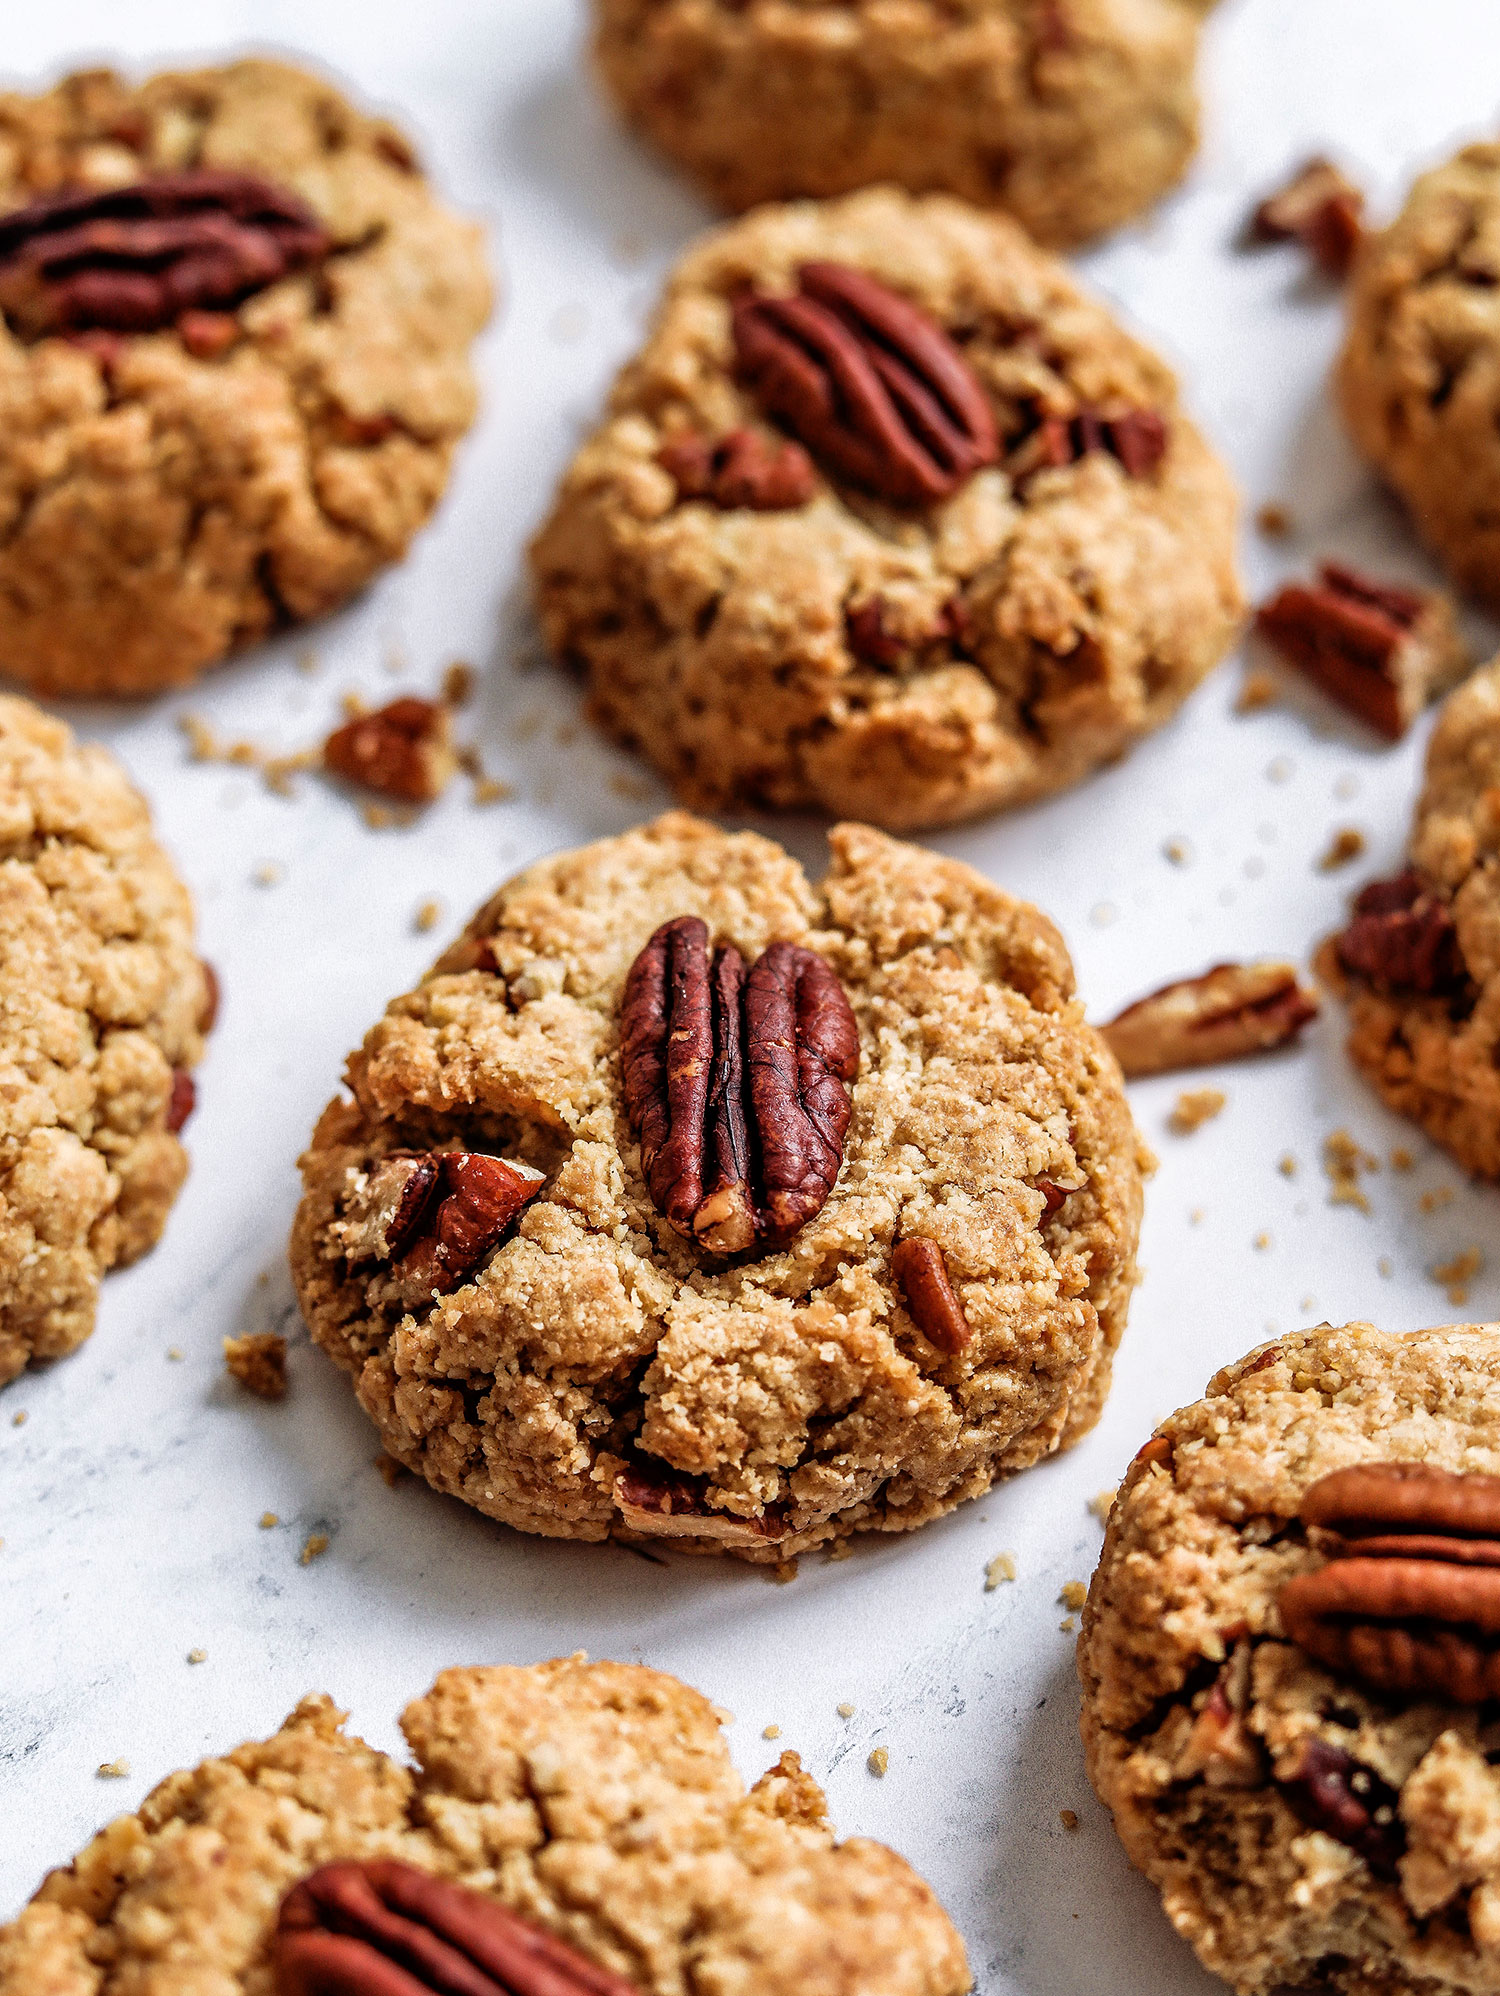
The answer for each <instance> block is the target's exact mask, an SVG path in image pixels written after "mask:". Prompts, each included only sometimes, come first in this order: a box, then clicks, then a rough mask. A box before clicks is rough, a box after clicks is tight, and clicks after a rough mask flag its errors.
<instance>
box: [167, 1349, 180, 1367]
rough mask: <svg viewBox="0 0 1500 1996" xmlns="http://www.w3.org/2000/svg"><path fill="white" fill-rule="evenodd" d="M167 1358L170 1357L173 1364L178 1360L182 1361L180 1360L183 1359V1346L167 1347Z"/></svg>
mask: <svg viewBox="0 0 1500 1996" xmlns="http://www.w3.org/2000/svg"><path fill="white" fill-rule="evenodd" d="M167 1357H168V1358H170V1359H171V1360H172V1361H173V1362H174V1363H175V1362H176V1361H177V1360H178V1359H180V1358H181V1357H182V1346H181V1345H168V1346H167Z"/></svg>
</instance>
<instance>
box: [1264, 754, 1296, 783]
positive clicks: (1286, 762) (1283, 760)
mask: <svg viewBox="0 0 1500 1996" xmlns="http://www.w3.org/2000/svg"><path fill="white" fill-rule="evenodd" d="M1296 772H1297V765H1296V763H1294V762H1293V761H1292V758H1291V757H1290V756H1289V755H1278V756H1273V757H1272V758H1271V760H1270V761H1269V762H1268V763H1267V764H1266V781H1267V783H1290V782H1291V780H1292V778H1293V776H1294V775H1295V774H1296Z"/></svg>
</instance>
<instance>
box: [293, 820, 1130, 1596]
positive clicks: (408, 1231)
mask: <svg viewBox="0 0 1500 1996" xmlns="http://www.w3.org/2000/svg"><path fill="white" fill-rule="evenodd" d="M831 842H832V865H831V868H830V870H829V873H828V875H827V877H826V878H825V879H824V881H823V882H822V884H821V886H820V887H818V888H816V889H815V888H814V887H813V886H811V885H810V883H809V882H808V880H807V878H806V877H805V875H804V874H803V872H802V869H801V868H800V867H799V866H798V865H797V864H796V862H795V861H794V860H792V859H791V858H790V857H789V856H788V855H787V854H786V853H784V852H783V851H782V850H781V848H780V847H779V846H776V845H774V844H772V843H771V842H770V841H769V840H767V839H764V838H761V837H758V836H756V835H753V834H749V833H741V834H734V835H729V834H725V833H722V832H720V831H718V830H716V829H715V828H714V827H713V826H711V825H709V824H706V823H703V822H701V821H699V820H696V819H693V818H689V817H687V816H684V815H681V814H672V815H669V816H667V817H665V818H662V819H660V820H658V821H657V822H655V823H654V824H652V825H649V826H646V827H644V828H642V829H640V830H638V831H635V832H631V833H629V834H627V835H625V836H623V837H620V838H615V839H609V840H605V841H603V842H602V843H600V844H597V845H593V846H588V847H584V848H582V849H581V850H579V851H577V852H573V853H568V854H565V855H563V856H561V857H559V858H555V859H550V860H546V861H544V862H542V863H540V864H539V865H537V866H535V867H533V868H532V869H531V870H530V871H528V872H526V873H524V874H522V875H521V876H520V877H519V878H517V879H516V880H513V881H512V882H510V883H509V885H507V886H505V887H503V888H502V889H501V890H500V891H499V893H498V894H497V895H496V896H495V897H494V899H493V900H492V901H490V903H489V904H488V905H487V906H486V907H485V908H483V909H482V910H481V911H480V913H479V914H478V915H477V916H476V917H475V918H474V920H473V921H472V922H471V923H470V925H469V928H468V930H467V932H466V934H465V935H464V936H463V937H462V939H461V940H460V941H459V942H458V943H456V944H455V945H454V946H453V947H452V948H451V949H450V950H449V951H448V952H447V954H446V955H445V956H443V957H442V958H441V959H440V960H439V962H438V964H437V965H436V967H435V968H434V970H433V971H432V972H431V973H430V974H429V975H428V977H427V978H426V979H424V981H423V982H422V983H421V984H420V985H419V986H418V988H417V989H416V990H415V991H413V992H410V993H408V994H407V995H406V996H405V997H401V998H398V999H396V1000H395V1001H394V1003H392V1004H391V1005H390V1007H389V1008H388V1009H387V1012H386V1015H385V1017H384V1019H382V1020H381V1021H380V1023H379V1024H378V1025H377V1026H376V1027H375V1028H374V1030H373V1031H372V1032H371V1033H370V1034H369V1036H368V1037H367V1039H366V1041H365V1043H364V1045H363V1047H362V1048H361V1049H360V1050H359V1051H358V1052H357V1053H355V1054H354V1055H353V1056H352V1057H351V1059H350V1062H349V1065H348V1070H347V1079H348V1086H349V1099H340V1100H336V1101H334V1102H333V1103H332V1104H331V1105H330V1106H329V1108H328V1109H327V1110H326V1111H325V1113H324V1115H323V1117H322V1120H321V1121H320V1123H319V1124H318V1127H317V1130H316V1132H315V1134H314V1136H313V1140H312V1144H311V1147H310V1148H309V1150H308V1152H307V1154H306V1156H305V1157H304V1159H303V1161H302V1168H303V1179H304V1185H305V1193H304V1197H303V1201H302V1205H301V1208H300V1210H299V1213H298V1217H297V1222H296V1227H295V1231H294V1235H293V1240H292V1267H293V1273H294V1276H295V1279H296V1284H297V1290H298V1294H299V1298H300V1300H301V1304H302V1308H303V1311H304V1313H305V1315H306V1317H307V1321H308V1324H309V1325H310V1327H311V1329H312V1334H313V1336H314V1338H315V1339H316V1341H317V1342H318V1343H319V1344H320V1345H322V1346H323V1347H324V1349H325V1350H326V1351H328V1352H329V1353H330V1354H331V1355H332V1356H333V1357H334V1358H335V1359H336V1360H337V1362H338V1363H339V1364H340V1365H341V1366H342V1367H343V1368H344V1369H345V1370H346V1371H347V1372H348V1373H349V1374H350V1375H351V1377H352V1379H353V1381H354V1384H355V1388H356V1391H357V1392H358V1395H359V1399H360V1402H361V1404H362V1405H363V1406H364V1408H365V1409H366V1411H367V1412H368V1413H369V1414H370V1415H371V1417H372V1418H373V1419H374V1420H375V1422H376V1423H377V1425H378V1427H379V1429H380V1433H381V1438H382V1442H383V1445H384V1447H385V1449H386V1451H387V1452H388V1453H389V1454H390V1455H391V1456H393V1457H394V1458H395V1459H396V1460H397V1461H399V1462H401V1463H404V1464H405V1465H406V1466H407V1467H408V1468H410V1469H412V1470H415V1471H416V1472H417V1473H418V1474H420V1475H422V1476H425V1477H426V1478H427V1480H428V1481H429V1482H430V1483H432V1484H434V1485H435V1486H436V1487H437V1488H438V1489H440V1490H445V1491H449V1492H451V1493H452V1494H453V1495H455V1496H457V1497H461V1498H462V1499H464V1501H465V1502H467V1503H470V1504H472V1505H474V1506H476V1507H477V1508H478V1509H479V1510H481V1511H484V1512H487V1513H488V1514H489V1515H490V1516H492V1517H496V1518H500V1519H502V1520H504V1521H505V1522H506V1523H508V1524H511V1525H515V1526H518V1527H520V1528H521V1529H523V1530H526V1531H532V1532H539V1533H544V1534H547V1535H550V1536H555V1537H563V1538H578V1539H604V1538H607V1537H610V1536H615V1537H618V1538H625V1539H643V1538H651V1539H655V1540H656V1541H658V1542H660V1541H661V1540H662V1539H663V1538H671V1539H672V1540H674V1541H676V1542H677V1543H678V1544H679V1545H681V1546H683V1547H684V1548H686V1549H689V1550H701V1551H729V1552H732V1553H735V1554H738V1555H739V1556H741V1557H743V1558H747V1559H751V1560H759V1561H764V1562H769V1563H776V1562H779V1561H782V1560H785V1559H787V1558H788V1557H790V1556H792V1555H793V1554H796V1553H798V1552H801V1551H803V1550H806V1549H807V1548H810V1547H812V1546H816V1545H818V1544H821V1543H825V1542H830V1541H833V1540H835V1539H838V1538H842V1537H845V1536H847V1535H848V1534H850V1533H852V1532H855V1531H903V1530H907V1529H909V1528H911V1527H914V1526H917V1525H920V1524H922V1523H923V1522H925V1521H926V1520H928V1519H930V1518H933V1517H936V1516H938V1515H939V1514H940V1513H942V1512H944V1511H947V1510H949V1509H951V1508H952V1507H953V1506H954V1505H955V1504H957V1503H958V1502H960V1501H961V1500H962V1499H963V1498H966V1497H972V1496H976V1495H978V1494H980V1493H981V1492H983V1491H984V1490H986V1489H987V1488H988V1487H989V1486H990V1485H991V1484H992V1483H993V1481H994V1480H995V1479H996V1478H997V1477H1000V1476H1004V1475H1007V1474H1009V1473H1011V1472H1013V1471H1015V1470H1019V1469H1023V1468H1025V1467H1027V1466H1028V1465H1029V1464H1031V1463H1034V1462H1037V1461H1039V1460H1040V1459H1042V1458H1043V1457H1045V1456H1047V1455H1049V1454H1051V1453H1052V1452H1053V1451H1054V1450H1055V1449H1057V1448H1059V1447H1061V1446H1064V1445H1066V1444H1068V1443H1069V1442H1071V1441H1073V1440H1074V1439H1075V1438H1076V1437H1077V1436H1078V1435H1080V1434H1081V1433H1083V1432H1084V1431H1085V1430H1086V1429H1087V1428H1088V1427H1089V1426H1090V1425H1091V1424H1092V1423H1093V1421H1094V1420H1095V1419H1096V1418H1097V1415H1098V1413H1099V1409H1100V1407H1101V1405H1102V1402H1103V1399H1104V1395H1105V1393H1106V1391H1107V1388H1108V1382H1109V1370H1110V1360H1111V1354H1112V1352H1113V1350H1114V1347H1115V1345H1116V1343H1117V1341H1118V1339H1119V1336H1120V1333H1121V1331H1122V1329H1123V1327H1124V1322H1125V1313H1126V1307H1127V1303H1128V1298H1129V1294H1130V1290H1131V1286H1132V1283H1133V1281H1134V1279H1135V1261H1134V1253H1135V1244H1136V1236H1137V1230H1138V1224H1139V1218H1140V1210H1141V1175H1142V1154H1141V1151H1140V1147H1139V1144H1138V1140H1137V1137H1136V1134H1135V1130H1134V1127H1133V1125H1132V1123H1131V1120H1130V1115H1129V1111H1128V1109H1127V1107H1126V1104H1125V1100H1124V1092H1123V1087H1122V1083H1121V1079H1120V1072H1119V1068H1118V1066H1117V1065H1116V1062H1115V1060H1114V1057H1113V1055H1112V1054H1110V1053H1109V1051H1108V1049H1107V1048H1106V1047H1105V1045H1104V1043H1103V1041H1102V1040H1101V1039H1100V1038H1099V1037H1098V1035H1097V1034H1096V1033H1095V1032H1094V1031H1093V1030H1092V1028H1090V1027H1089V1026H1087V1025H1086V1024H1085V1023H1084V1020H1083V1016H1082V1010H1081V1007H1080V1006H1079V1004H1078V1002H1077V1000H1076V999H1075V998H1074V996H1073V972H1072V966H1071V964H1070V963H1069V960H1068V957H1067V953H1066V951H1065V950H1064V948H1063V945H1062V943H1061V941H1060V939H1059V937H1058V935H1057V932H1056V930H1055V929H1054V928H1053V927H1052V925H1051V924H1050V923H1049V922H1048V921H1047V920H1046V919H1045V918H1044V917H1043V916H1041V915H1040V914H1038V913H1037V911H1036V910H1035V909H1034V908H1031V907H1028V906H1027V905H1026V904H1024V903H1022V902H1018V901H1016V900H1013V899H1012V898H1011V897H1010V896H1009V895H1007V894H1004V893H1002V892H1001V891H1000V890H999V889H997V888H995V887H992V886H990V885H989V883H988V882H986V881H985V880H983V879H982V878H981V877H980V876H979V875H978V874H977V873H974V872H973V871H971V870H970V869H969V868H968V867H965V866H961V865H958V864H956V863H955V862H953V861H950V860H946V859H942V858H939V857H937V856H936V855H934V854H931V853H927V852H923V851H919V850H917V849H916V848H914V847H911V846H906V845H901V844H898V843H897V842H896V841H894V840H893V839H890V838H888V837H886V836H885V835H884V834H882V833H879V832H876V831H872V830H870V829H868V828H866V827H861V826H853V825H844V826H840V827H837V828H836V829H835V830H834V831H833V833H832V835H831ZM664 929H665V930H670V931H671V934H672V937H673V938H675V942H674V943H673V948H674V949H675V950H677V954H676V955H674V956H672V957H671V958H670V959H669V958H668V957H667V956H666V955H665V954H664V951H665V947H666V946H665V944H664V942H663V940H662V932H663V930H664ZM678 945H680V948H678ZM736 956H737V957H738V958H739V959H740V961H741V962H742V963H743V965H745V966H747V967H748V969H747V973H746V977H745V983H744V993H743V998H742V1000H736V1001H735V1002H730V1003H726V1002H725V982H726V981H729V982H732V979H727V978H726V974H727V973H728V972H732V970H733V964H734V959H735V957H736ZM710 960H711V961H712V964H713V967H714V975H713V977H712V978H710V977H709V975H708V971H707V965H708V964H709V962H710ZM814 962H815V964H816V969H814V968H813V967H812V966H813V964H814ZM794 972H795V975H794ZM653 991H654V992H655V994H656V995H655V996H653V995H652V993H653ZM663 993H665V996H663V995H662V994H663ZM732 995H733V994H732V993H731V997H732ZM841 1008H842V1009H841ZM845 1013H847V1014H848V1015H849V1018H850V1020H851V1021H852V1024H853V1027H854V1034H853V1038H852V1041H851V1042H850V1043H849V1044H848V1046H847V1047H846V1043H845V1041H844V1039H843V1019H844V1014H845ZM793 1050H795V1054H796V1058H795V1059H793V1058H792V1052H793ZM846 1052H847V1053H849V1054H850V1055H852V1058H851V1059H847V1060H846V1058H845V1054H846ZM846 1075H848V1076H850V1077H851V1079H850V1080H847V1081H846V1080H845V1079H844V1078H843V1077H844V1076H846ZM914 1241H915V1242H920V1243H925V1246H924V1247H923V1248H922V1249H921V1251H920V1253H919V1254H917V1255H913V1254H912V1252H911V1247H910V1244H911V1243H912V1242H914ZM903 1244H906V1252H905V1254H898V1250H900V1249H901V1247H902V1245H903Z"/></svg>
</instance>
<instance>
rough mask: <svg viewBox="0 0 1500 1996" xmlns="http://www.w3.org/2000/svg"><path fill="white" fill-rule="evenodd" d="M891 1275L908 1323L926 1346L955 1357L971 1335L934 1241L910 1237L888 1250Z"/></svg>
mask: <svg viewBox="0 0 1500 1996" xmlns="http://www.w3.org/2000/svg"><path fill="white" fill-rule="evenodd" d="M891 1274H892V1275H893V1276H894V1277H895V1278H896V1281H897V1283H898V1284H899V1285H900V1288H901V1293H902V1295H903V1296H905V1298H906V1307H907V1309H908V1310H909V1311H910V1312H911V1319H912V1322H913V1323H914V1324H915V1325H916V1327H917V1329H918V1330H919V1331H920V1332H921V1333H922V1335H923V1337H924V1338H926V1339H927V1341H928V1342H929V1343H930V1344H935V1345H936V1346H937V1348H938V1350H939V1351H945V1352H947V1353H949V1354H950V1356H955V1357H956V1356H957V1354H958V1353H959V1352H961V1351H962V1350H963V1348H964V1346H965V1345H967V1344H969V1343H970V1342H971V1341H972V1339H973V1336H974V1328H973V1326H972V1325H971V1324H970V1322H969V1320H968V1318H967V1317H966V1316H965V1315H964V1306H963V1304H962V1303H960V1302H959V1300H958V1293H957V1291H956V1290H955V1289H954V1287H953V1281H952V1278H951V1276H950V1275H949V1273H948V1263H947V1260H946V1258H945V1256H944V1254H943V1250H942V1249H941V1248H940V1247H939V1246H938V1244H937V1242H936V1241H934V1240H928V1239H926V1238H924V1237H922V1236H920V1235H916V1234H910V1235H908V1236H907V1238H906V1239H905V1240H901V1241H897V1243H896V1245H895V1246H894V1247H893V1248H892V1249H891Z"/></svg>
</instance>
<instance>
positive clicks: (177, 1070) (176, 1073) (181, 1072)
mask: <svg viewBox="0 0 1500 1996" xmlns="http://www.w3.org/2000/svg"><path fill="white" fill-rule="evenodd" d="M197 1106H198V1085H197V1083H196V1082H195V1081H194V1080H193V1077H192V1075H190V1074H189V1073H188V1071H187V1069H186V1068H185V1067H174V1068H173V1070H172V1092H171V1094H170V1095H169V1096H168V1097H167V1128H168V1129H169V1130H170V1131H171V1132H172V1134H173V1136H176V1134H177V1132H178V1131H179V1130H180V1129H181V1128H182V1126H183V1124H184V1123H185V1122H186V1121H187V1119H188V1117H189V1116H191V1115H192V1113H193V1111H194V1109H196V1108H197Z"/></svg>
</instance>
